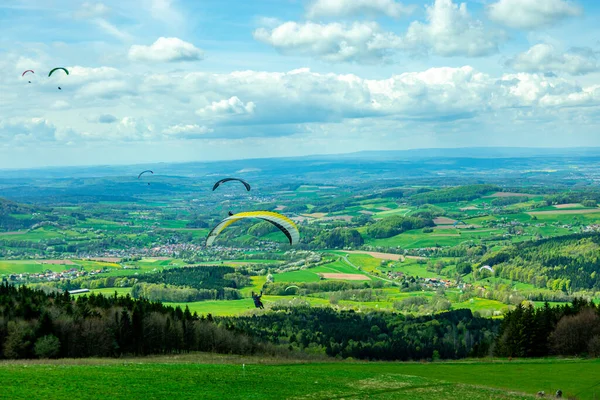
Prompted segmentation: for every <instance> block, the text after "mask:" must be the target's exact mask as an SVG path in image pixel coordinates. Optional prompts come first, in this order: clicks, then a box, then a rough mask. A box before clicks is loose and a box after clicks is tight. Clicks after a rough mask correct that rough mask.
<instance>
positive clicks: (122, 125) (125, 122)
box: [108, 117, 154, 140]
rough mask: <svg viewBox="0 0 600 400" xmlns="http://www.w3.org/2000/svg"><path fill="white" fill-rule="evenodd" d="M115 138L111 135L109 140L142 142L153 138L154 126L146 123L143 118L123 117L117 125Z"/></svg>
mask: <svg viewBox="0 0 600 400" xmlns="http://www.w3.org/2000/svg"><path fill="white" fill-rule="evenodd" d="M116 135H117V137H114V136H115V135H111V136H109V137H108V138H109V139H116V138H118V139H120V140H144V139H151V138H152V137H153V136H154V125H153V124H151V123H148V122H147V121H146V119H145V118H136V117H125V118H122V119H121V121H119V123H118V124H117V129H116Z"/></svg>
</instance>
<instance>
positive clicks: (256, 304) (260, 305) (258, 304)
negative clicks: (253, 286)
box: [252, 290, 265, 309]
mask: <svg viewBox="0 0 600 400" xmlns="http://www.w3.org/2000/svg"><path fill="white" fill-rule="evenodd" d="M262 295H263V292H262V290H261V291H260V294H255V293H254V291H253V292H252V300H254V307H256V308H262V309H264V308H265V306H264V305H263V303H262V301H261V300H260V298H261V297H262Z"/></svg>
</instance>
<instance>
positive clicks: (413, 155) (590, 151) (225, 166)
mask: <svg viewBox="0 0 600 400" xmlns="http://www.w3.org/2000/svg"><path fill="white" fill-rule="evenodd" d="M554 157H556V158H559V159H560V158H573V157H575V158H599V157H600V147H570V148H532V147H466V148H434V149H413V150H389V151H361V152H356V153H345V154H325V155H311V156H301V157H283V158H257V159H241V160H227V161H210V162H183V163H164V162H158V163H148V164H138V165H98V166H73V167H48V168H35V169H20V170H19V169H11V170H0V180H3V179H19V178H30V179H36V178H42V179H60V178H67V177H68V178H77V177H107V176H115V177H116V176H137V174H138V173H139V171H142V170H144V169H156V170H157V171H160V173H161V175H179V176H182V175H186V176H207V175H209V176H210V175H215V176H219V175H222V174H241V175H244V176H248V175H253V174H256V173H261V171H262V172H267V171H271V172H275V171H276V170H279V171H280V172H283V170H287V171H286V172H288V173H292V174H293V172H294V168H302V167H306V168H308V169H310V170H318V169H321V170H322V169H335V168H341V167H347V166H349V165H351V164H355V165H354V166H357V165H356V164H357V163H358V164H360V165H364V166H365V167H366V164H369V165H370V166H374V164H382V165H383V164H388V165H391V164H390V163H393V164H397V163H400V164H402V162H403V161H404V162H410V163H411V164H413V163H414V162H415V161H418V160H423V161H426V160H427V161H429V162H431V161H432V160H439V161H440V162H441V161H442V160H446V161H451V162H453V163H456V162H461V163H464V162H467V163H470V162H468V161H467V160H469V159H470V160H472V161H471V162H474V163H476V164H477V165H479V164H480V163H481V162H485V161H484V160H486V159H487V160H489V162H493V160H499V159H512V160H513V162H516V160H518V159H526V158H545V159H548V160H549V161H551V162H552V161H555V160H552V158H554ZM452 160H454V161H452ZM460 160H462V161H460ZM477 160H480V161H477Z"/></svg>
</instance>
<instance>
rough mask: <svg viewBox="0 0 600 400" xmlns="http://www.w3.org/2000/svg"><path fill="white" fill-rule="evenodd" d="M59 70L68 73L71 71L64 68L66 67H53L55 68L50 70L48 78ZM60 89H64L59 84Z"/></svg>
mask: <svg viewBox="0 0 600 400" xmlns="http://www.w3.org/2000/svg"><path fill="white" fill-rule="evenodd" d="M58 70H62V71H65V73H66V74H67V75H69V71H68V70H67V69H66V68H64V67H56V68H53V69H52V70H51V71H50V72H48V78H50V77H51V76H52V74H53V73H54V72H56V71H58ZM58 90H62V88H61V87H60V86H59V87H58Z"/></svg>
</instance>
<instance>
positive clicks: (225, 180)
mask: <svg viewBox="0 0 600 400" xmlns="http://www.w3.org/2000/svg"><path fill="white" fill-rule="evenodd" d="M229 181H239V182H242V184H243V185H244V186H245V187H246V190H247V191H250V184H249V183H248V182H246V181H245V180H243V179H239V178H225V179H221V180H220V181H218V182H217V183H215V185H214V186H213V188H212V190H213V192H214V191H215V189H216V188H218V187H219V186H220V185H221V184H222V183H225V182H229Z"/></svg>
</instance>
